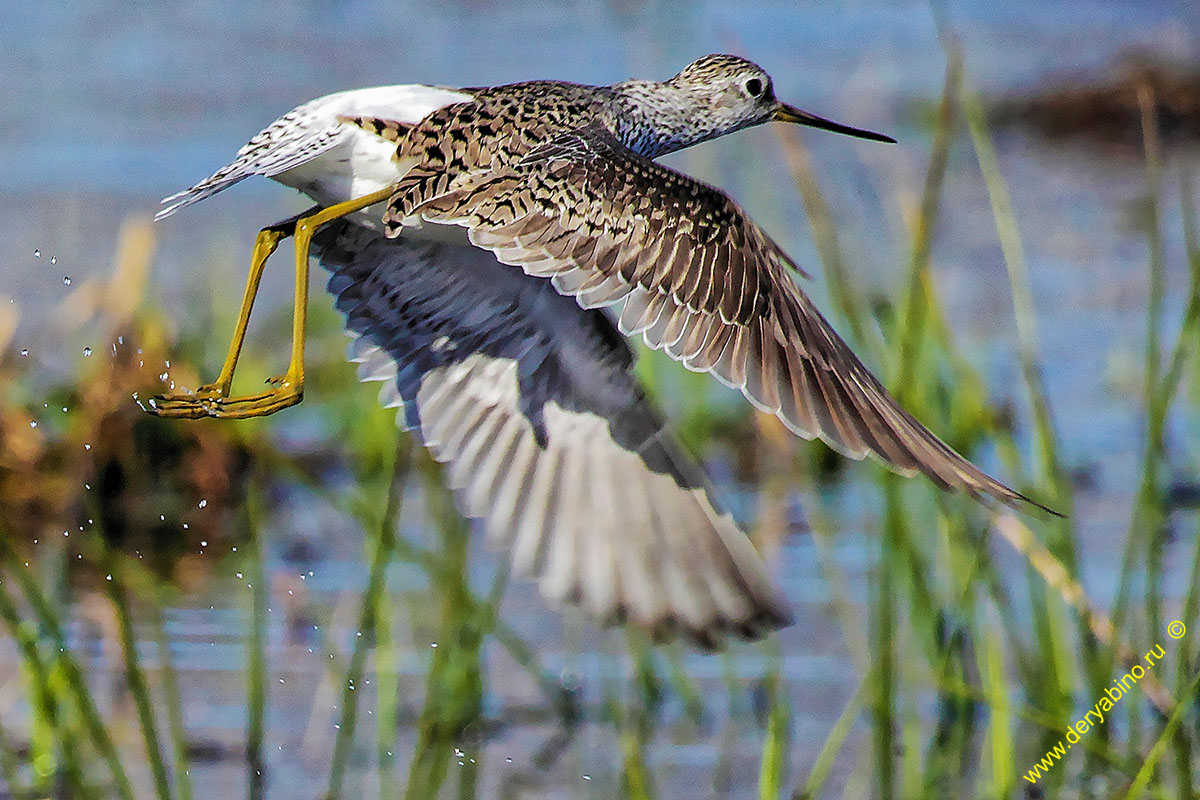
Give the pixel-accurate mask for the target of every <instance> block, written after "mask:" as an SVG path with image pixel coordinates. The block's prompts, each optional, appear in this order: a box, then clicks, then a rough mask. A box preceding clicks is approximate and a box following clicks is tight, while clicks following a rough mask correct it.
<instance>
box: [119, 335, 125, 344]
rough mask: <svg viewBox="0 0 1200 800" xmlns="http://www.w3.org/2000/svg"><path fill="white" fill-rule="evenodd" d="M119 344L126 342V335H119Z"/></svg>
mask: <svg viewBox="0 0 1200 800" xmlns="http://www.w3.org/2000/svg"><path fill="white" fill-rule="evenodd" d="M117 344H125V337H124V336H118V337H117Z"/></svg>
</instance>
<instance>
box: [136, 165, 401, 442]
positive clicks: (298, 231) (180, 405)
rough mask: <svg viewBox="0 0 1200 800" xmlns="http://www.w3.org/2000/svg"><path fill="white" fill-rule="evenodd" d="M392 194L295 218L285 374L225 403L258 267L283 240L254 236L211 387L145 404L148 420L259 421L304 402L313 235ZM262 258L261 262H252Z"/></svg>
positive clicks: (258, 276)
mask: <svg viewBox="0 0 1200 800" xmlns="http://www.w3.org/2000/svg"><path fill="white" fill-rule="evenodd" d="M391 194H392V189H391V187H389V188H387V189H382V190H380V191H378V192H373V193H371V194H369V195H366V196H365V197H360V198H358V199H355V200H349V201H347V202H345V203H338V204H336V205H333V206H330V207H329V208H324V209H321V210H319V211H317V212H315V213H311V214H310V213H305V214H304V215H301V216H300V217H298V218H296V219H295V221H294V224H292V225H291V226H290V233H291V235H293V236H294V237H295V242H294V246H295V250H296V289H295V303H294V306H293V316H292V357H291V361H290V362H289V364H288V369H287V372H286V373H285V374H283V375H280V376H278V377H274V378H270V379H269V380H268V381H267V382H268V383H270V384H273V385H274V388H272V389H269V390H268V391H265V392H259V393H258V394H252V395H246V396H243V397H229V396H228V395H229V386H230V384H231V383H232V381H233V370H234V367H235V366H236V365H237V359H238V355H239V354H240V353H241V348H242V342H243V340H244V339H245V333H246V322H247V321H248V320H249V318H250V306H251V305H252V304H253V300H254V295H255V293H256V292H257V291H258V281H259V280H260V279H261V277H262V268H263V264H264V263H265V262H266V259H267V257H269V256H270V254H271V252H273V251H274V249H275V248H276V247H277V246H278V244H279V241H280V240H282V239H283V238H285V237H286V235H287V234H286V233H285V234H279V235H277V238H274V239H273V240H270V239H269V237H266V236H264V234H266V233H267V232H268V230H270V229H264V230H263V231H261V232H260V233H259V241H258V242H257V243H256V245H255V251H254V253H255V260H254V262H252V264H251V275H250V281H249V282H248V283H247V285H246V295H245V297H244V298H243V300H242V309H241V313H240V314H239V315H238V326H237V329H236V330H235V332H234V340H233V342H231V343H230V346H229V354H228V355H227V356H226V359H225V365H224V366H223V367H222V369H221V374H220V375H219V376H218V378H217V381H216V382H215V383H213V384H209V385H208V386H204V387H201V391H203V392H204V394H200V393H197V394H195V395H168V396H163V397H156V398H154V399H153V400H152V401H151V402H150V408H149V409H148V410H149V411H150V412H151V413H153V414H158V415H159V416H170V417H187V418H190V419H196V418H199V417H203V416H209V417H217V418H221V419H245V418H248V417H263V416H266V415H268V414H273V413H275V412H276V411H280V410H282V409H284V408H287V407H289V406H294V405H296V404H297V403H299V402H300V400H301V399H302V398H303V397H304V338H305V332H306V329H307V324H308V251H309V247H310V245H311V243H312V237H313V234H314V233H316V231H317V229H318V228H320V227H321V226H322V225H324V224H325V223H327V222H331V221H333V220H335V219H338V218H340V217H344V216H346V215H347V214H353V213H354V212H356V211H361V210H362V209H364V208H367V207H369V206H373V205H375V204H376V203H380V202H383V201H384V200H387V199H388V198H389V197H390V196H391ZM260 252H262V253H263V256H262V259H261V260H258V256H259V253H260Z"/></svg>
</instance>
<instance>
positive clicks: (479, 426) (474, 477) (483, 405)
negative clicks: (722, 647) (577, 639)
mask: <svg viewBox="0 0 1200 800" xmlns="http://www.w3.org/2000/svg"><path fill="white" fill-rule="evenodd" d="M313 252H314V254H315V255H316V257H317V258H318V259H319V260H320V262H321V264H322V265H323V266H325V267H326V268H327V269H329V270H330V271H332V273H333V275H332V277H331V278H330V280H329V290H330V291H331V292H332V293H333V294H334V295H335V296H336V298H337V307H338V309H340V310H341V311H342V312H343V313H344V314H345V315H346V324H347V327H348V328H349V329H350V331H351V332H352V333H353V334H355V335H356V336H357V337H358V338H357V339H356V341H355V342H354V343H353V345H352V347H351V353H352V357H353V358H354V360H356V361H359V362H360V376H361V377H362V378H363V379H364V380H378V381H384V382H385V383H384V386H383V389H382V392H381V400H382V402H383V403H384V404H385V405H388V406H399V407H401V408H402V412H401V414H400V416H399V418H398V421H399V422H400V424H402V425H404V426H406V427H411V428H414V429H416V430H417V431H418V432H419V434H420V436H421V438H422V440H423V441H424V443H425V445H426V446H427V447H428V448H429V450H430V451H431V452H432V454H433V455H434V457H435V458H437V459H438V460H439V461H442V462H444V463H445V464H446V465H447V476H448V479H449V481H450V483H451V486H452V488H453V489H454V490H455V492H456V496H457V499H458V502H459V505H460V507H461V509H462V511H463V512H464V513H465V514H467V515H468V516H470V517H474V518H476V519H478V520H480V521H481V523H482V526H483V528H484V529H485V531H486V534H487V538H488V540H489V541H490V542H491V543H493V544H498V545H504V546H507V547H508V548H509V549H510V551H511V555H512V560H513V564H514V566H515V567H516V569H517V571H518V572H520V573H524V574H526V575H531V576H535V577H537V578H538V580H539V587H540V589H541V591H542V593H543V594H544V595H545V596H546V597H547V598H548V599H550V600H551V601H554V602H573V603H579V604H581V605H582V606H583V607H584V608H585V609H586V610H587V611H589V612H590V613H591V614H593V615H595V616H596V617H598V618H600V619H601V620H604V621H609V622H612V621H620V620H629V621H631V622H633V623H635V624H637V625H639V626H641V627H643V628H646V629H648V630H649V631H650V632H651V633H652V634H654V635H656V636H660V637H661V636H666V635H669V634H671V633H673V632H683V633H685V634H687V635H689V636H690V637H692V638H693V639H695V640H696V641H698V642H699V643H701V644H703V645H707V646H713V645H715V644H717V643H718V642H719V640H720V638H721V635H722V634H726V633H733V634H736V635H740V636H744V637H756V636H759V635H762V634H763V633H764V632H765V631H767V630H770V629H772V628H775V627H779V626H781V625H784V624H786V623H787V622H788V621H789V619H790V616H789V612H788V609H787V607H786V604H785V602H784V601H783V600H782V599H781V598H780V597H779V596H778V594H776V592H775V590H774V589H773V588H772V586H771V583H770V581H769V579H768V577H767V575H766V570H765V566H764V564H763V563H762V561H761V559H760V557H759V556H758V554H757V552H756V551H755V550H754V548H753V546H752V545H751V543H750V541H749V539H747V538H746V536H745V535H744V534H743V533H742V532H741V531H740V530H738V528H737V526H736V525H735V524H734V523H733V520H732V519H731V518H730V517H729V516H728V515H727V514H722V513H721V512H720V511H719V510H718V509H717V507H716V506H715V504H714V501H713V499H712V496H711V493H710V490H709V486H708V483H707V481H706V479H705V477H704V475H703V473H702V471H701V470H700V468H699V467H698V466H697V465H696V464H695V463H694V462H693V461H692V460H691V459H690V458H689V457H688V456H687V455H685V454H684V453H683V452H682V451H681V450H680V448H679V447H678V446H677V444H676V443H675V442H674V441H673V440H672V438H671V437H670V436H669V435H668V434H667V433H666V432H665V431H664V429H663V421H662V419H661V418H660V416H659V415H658V413H657V412H656V411H655V410H654V408H653V407H652V406H651V404H650V403H649V401H648V400H647V399H646V397H645V396H644V394H643V392H642V390H641V388H640V387H639V386H638V384H637V382H636V379H635V378H634V377H633V374H632V372H631V368H632V363H633V356H632V352H631V351H630V349H629V347H628V345H627V343H626V342H625V340H624V339H623V338H622V337H621V336H620V334H619V333H618V332H617V331H616V329H615V328H614V327H613V324H612V322H611V321H610V320H609V319H608V318H607V317H606V316H605V315H604V313H603V312H600V311H587V310H584V309H581V308H580V307H579V306H578V305H577V304H576V303H575V302H573V301H572V300H571V299H570V298H566V297H563V296H562V295H560V294H558V293H557V292H555V291H554V289H553V288H552V287H551V286H550V284H549V282H547V281H545V280H541V279H537V278H532V277H529V276H526V275H524V274H523V273H521V272H520V271H518V270H513V269H511V268H509V267H506V266H504V265H502V264H500V263H499V262H497V261H496V259H495V257H494V256H493V255H492V254H491V253H489V252H487V251H486V250H481V249H478V248H475V247H470V246H467V245H452V244H446V243H438V242H430V241H421V240H415V239H408V238H404V239H386V238H384V237H383V236H382V235H381V234H378V233H374V232H372V231H369V230H366V229H365V228H362V227H359V226H356V225H354V224H352V223H349V222H347V221H345V220H337V221H335V222H333V223H330V224H329V225H327V226H325V227H324V228H323V229H321V230H320V231H319V232H318V233H317V234H316V236H315V238H314V239H313Z"/></svg>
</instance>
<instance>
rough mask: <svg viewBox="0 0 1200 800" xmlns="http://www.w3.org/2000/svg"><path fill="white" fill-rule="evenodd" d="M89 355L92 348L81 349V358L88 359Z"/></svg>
mask: <svg viewBox="0 0 1200 800" xmlns="http://www.w3.org/2000/svg"><path fill="white" fill-rule="evenodd" d="M91 354H92V348H90V347H85V348H83V356H84V358H87V357H88V356H90V355H91Z"/></svg>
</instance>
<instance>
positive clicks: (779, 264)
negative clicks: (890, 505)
mask: <svg viewBox="0 0 1200 800" xmlns="http://www.w3.org/2000/svg"><path fill="white" fill-rule="evenodd" d="M730 58H731V57H721V59H719V60H716V61H714V63H712V64H701V65H700V68H697V69H695V70H693V73H692V78H696V79H697V80H699V81H701V82H703V81H711V80H713V77H712V76H713V75H714V74H720V73H722V72H723V71H727V70H730V69H735V68H737V66H736V63H735V61H730V60H729V59H730ZM740 63H742V64H745V63H748V62H740ZM751 66H752V65H751ZM689 69H691V68H689ZM686 72H687V71H686V70H685V73H686ZM685 73H681V74H680V76H676V78H673V79H672V81H676V82H679V81H680V80H681V76H683V77H685V78H686V77H687V76H686V75H685ZM697 76H698V77H697ZM766 80H768V81H769V79H766ZM684 82H685V83H686V81H684ZM668 84H670V82H667V84H658V86H660V87H662V86H667V87H668V89H667V90H664V91H663V92H660V93H659V94H658V95H657V99H654V100H653V101H646V100H645V99H644V98H646V97H651V98H655V97H656V94H655V92H654V91H651V90H648V89H647V85H646V84H643V83H637V84H632V86H634V89H633V90H632V91H629V90H627V89H626V88H625V87H626V85H624V84H617V85H616V86H614V87H581V86H577V85H574V84H560V83H546V82H540V83H528V84H518V85H515V86H508V87H496V88H493V89H485V90H472V91H475V99H474V100H473V101H470V102H466V103H460V104H456V105H452V106H447V107H445V108H443V109H439V110H438V111H435V112H434V113H433V114H431V115H430V116H429V117H427V118H426V119H425V120H423V121H422V122H421V123H420V124H418V125H416V126H415V127H414V128H413V129H412V130H411V131H410V132H409V133H408V135H407V136H405V137H402V138H401V139H400V140H399V142H398V145H397V155H396V159H397V162H399V163H407V164H411V165H412V166H411V168H410V169H409V171H408V172H407V174H406V175H405V177H404V178H402V179H401V180H400V182H399V183H398V184H397V185H396V191H395V193H394V194H393V196H392V199H391V202H390V203H389V207H388V210H387V213H386V215H385V226H386V229H387V232H388V235H390V236H396V235H398V234H399V233H400V231H401V230H402V228H403V226H404V225H405V224H411V223H412V221H414V220H416V219H420V220H422V221H425V222H432V223H440V224H455V225H461V226H464V227H466V228H467V229H468V231H469V236H470V240H471V242H472V243H473V244H475V245H476V246H479V247H483V248H486V249H489V250H492V251H493V252H495V254H496V256H497V258H499V260H500V261H501V262H503V263H506V264H511V265H515V266H520V267H521V268H522V269H524V271H525V272H526V273H528V274H530V275H536V276H540V277H544V278H550V279H551V280H552V281H553V283H554V285H555V287H556V288H557V289H558V290H559V291H560V292H563V293H564V294H569V295H573V296H575V297H576V298H577V300H578V302H579V303H580V304H581V305H583V306H584V307H593V306H605V305H613V304H618V303H621V304H623V305H622V306H621V308H620V316H619V320H620V325H621V329H622V331H624V332H625V333H627V334H636V333H641V335H642V336H643V338H644V339H645V341H646V343H647V344H648V345H650V346H651V347H654V348H661V349H664V350H665V351H666V352H667V353H668V354H670V355H671V356H672V357H673V358H675V359H677V360H679V361H681V362H682V363H683V364H684V365H686V366H687V367H688V368H689V369H693V370H697V371H707V372H711V373H712V374H714V375H715V376H716V377H717V378H719V379H720V380H721V381H723V382H725V383H727V384H729V385H730V386H734V387H736V388H738V389H740V390H741V391H742V392H743V393H744V394H745V395H746V397H747V398H748V399H750V400H751V401H752V402H753V403H754V404H755V405H756V406H758V407H759V408H761V409H763V410H765V411H768V412H770V413H773V414H777V415H778V416H779V417H780V419H782V420H783V422H784V423H785V424H786V425H787V426H788V427H789V428H790V429H792V430H793V431H794V432H796V433H797V434H799V435H801V436H804V437H806V438H814V437H820V438H821V439H823V440H824V441H826V442H827V443H828V444H830V445H831V446H832V447H834V448H835V449H837V450H838V451H839V452H842V453H844V454H846V455H848V456H850V457H852V458H859V459H861V458H863V457H865V456H867V455H872V456H875V457H876V458H878V459H880V460H881V461H883V462H884V463H886V464H889V465H890V466H892V467H893V468H894V469H896V470H897V471H899V472H902V473H904V474H915V473H917V472H920V473H923V474H924V475H926V476H927V477H928V478H930V479H931V480H933V481H934V482H935V483H936V484H937V485H938V486H940V487H942V488H945V489H959V490H963V491H966V492H968V493H970V494H972V495H973V496H975V497H978V498H986V497H992V498H995V499H998V500H1000V501H1001V502H1003V503H1006V504H1008V505H1011V506H1014V507H1023V506H1027V505H1030V504H1032V505H1035V506H1036V505H1038V504H1036V503H1033V501H1030V500H1029V499H1028V498H1026V497H1024V496H1023V495H1021V494H1020V493H1018V492H1016V491H1014V490H1013V489H1010V488H1009V487H1007V486H1005V485H1004V484H1003V483H1001V482H999V481H997V480H995V479H994V478H992V477H990V476H988V475H987V474H985V473H984V472H983V471H982V470H980V469H979V468H978V467H976V466H975V465H974V464H972V463H971V462H970V461H968V460H967V459H965V458H963V457H962V456H960V455H959V454H958V453H956V452H955V451H954V450H952V449H951V448H950V447H949V446H948V445H946V444H945V443H944V442H942V441H941V439H939V438H938V437H937V436H936V435H935V434H933V433H932V432H931V431H930V430H929V429H928V428H926V427H925V426H923V425H922V424H921V423H920V422H918V421H917V420H916V419H914V418H913V417H912V416H911V415H910V414H909V413H908V412H907V411H905V410H904V409H903V408H901V407H900V406H899V404H897V403H896V401H895V400H894V399H893V398H892V397H891V396H890V395H889V394H888V392H887V391H886V389H885V388H884V387H883V385H882V384H881V383H880V382H879V381H878V380H877V379H876V378H875V377H874V376H873V375H872V374H871V373H870V371H869V370H868V369H867V368H866V367H865V366H864V365H863V363H862V362H861V361H860V360H859V359H858V358H857V356H855V355H854V353H853V352H852V351H851V350H850V348H849V347H848V346H847V345H846V344H845V342H844V341H843V340H842V339H841V338H840V337H839V336H838V334H837V333H836V331H834V329H833V327H832V326H831V325H830V324H829V323H828V322H827V321H826V320H825V318H824V317H823V316H822V315H821V314H820V312H819V311H818V310H817V309H816V307H815V306H813V304H812V302H811V300H810V299H809V298H808V296H807V295H805V294H804V292H803V291H802V290H801V289H800V287H799V286H798V285H797V283H796V281H795V273H796V272H797V271H798V270H797V268H796V266H795V264H794V263H793V262H792V261H791V259H790V258H788V256H787V255H786V254H785V253H784V252H783V251H782V250H781V249H780V248H779V246H778V245H777V244H775V243H774V242H773V241H772V240H771V238H770V237H769V236H768V235H767V234H766V233H765V232H764V231H763V230H762V229H761V228H760V227H758V226H757V225H756V224H755V223H754V222H753V221H752V220H750V219H749V217H747V216H746V214H745V213H744V212H743V211H742V210H741V209H740V208H739V207H738V206H737V204H736V203H734V202H733V201H732V200H730V199H729V198H728V197H727V196H726V195H725V194H723V193H722V192H721V191H719V190H717V189H715V188H713V187H711V186H707V185H705V184H703V183H701V182H699V181H696V180H694V179H692V178H690V177H688V176H686V175H683V174H681V173H679V172H676V171H674V170H671V169H668V168H666V167H663V166H662V165H660V164H658V163H656V162H655V161H654V160H653V157H654V156H656V155H659V154H660V153H662V152H669V151H670V150H672V149H677V147H680V146H685V145H686V144H690V143H691V142H693V141H695V140H698V139H702V138H711V137H712V136H715V135H719V133H720V131H718V132H714V130H712V129H709V128H707V127H706V123H705V122H704V120H703V119H702V118H699V119H698V118H697V117H696V115H695V114H694V113H690V112H689V113H686V114H673V113H671V112H670V111H669V109H668V110H664V109H666V108H667V107H669V106H670V102H669V101H670V98H671V97H672V94H671V92H672V91H682V90H677V89H671V87H669V86H668ZM769 93H770V87H769V83H765V84H764V94H767V95H768V96H769ZM663 98H666V100H664V99H663ZM771 102H775V101H774V100H773V98H771ZM679 105H681V106H682V105H686V102H685V101H680V103H679ZM631 108H632V109H634V110H633V111H630V109H631ZM659 114H661V115H662V116H663V119H664V120H665V121H664V123H663V130H662V131H659V132H658V133H655V132H654V131H653V129H654V125H655V120H656V115H659ZM701 116H702V115H701ZM680 119H683V120H685V123H684V125H685V126H686V124H687V122H686V121H688V120H696V130H694V131H692V132H690V133H689V132H687V131H681V130H680V122H679V120H680ZM725 122H726V123H727V122H728V120H727V119H726V120H725ZM747 124H755V123H754V122H750V123H747ZM736 127H737V125H733V126H732V128H733V129H736ZM743 127H744V125H743ZM648 128H649V129H651V132H649V133H648V132H647V129H648ZM1039 507H1040V506H1039Z"/></svg>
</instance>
